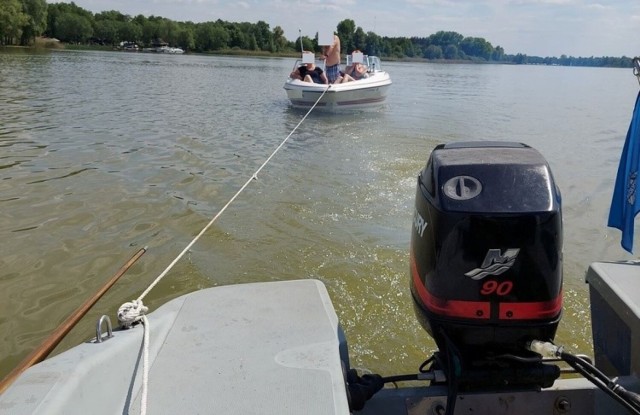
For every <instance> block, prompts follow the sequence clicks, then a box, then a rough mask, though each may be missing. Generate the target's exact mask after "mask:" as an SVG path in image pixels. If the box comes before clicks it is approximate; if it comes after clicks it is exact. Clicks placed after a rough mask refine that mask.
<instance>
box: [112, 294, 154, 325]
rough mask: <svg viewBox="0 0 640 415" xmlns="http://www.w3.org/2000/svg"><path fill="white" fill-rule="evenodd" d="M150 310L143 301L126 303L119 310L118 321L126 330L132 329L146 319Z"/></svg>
mask: <svg viewBox="0 0 640 415" xmlns="http://www.w3.org/2000/svg"><path fill="white" fill-rule="evenodd" d="M147 311H149V308H148V307H146V306H145V305H144V304H142V300H133V301H130V302H128V303H124V304H122V305H121V306H120V308H119V309H118V321H119V322H120V324H121V325H122V326H123V327H124V328H127V329H128V328H130V327H131V326H132V325H133V324H135V323H137V322H138V321H140V320H142V319H143V318H144V314H145V313H146V312H147Z"/></svg>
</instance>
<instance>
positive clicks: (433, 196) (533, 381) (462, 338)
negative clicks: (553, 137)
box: [411, 142, 562, 390]
mask: <svg viewBox="0 0 640 415" xmlns="http://www.w3.org/2000/svg"><path fill="white" fill-rule="evenodd" d="M415 203H416V206H415V216H414V226H413V231H412V237H411V277H412V278H411V293H412V296H413V299H414V305H415V311H416V315H417V317H418V319H419V321H420V323H421V324H422V326H423V327H424V328H425V329H426V330H427V331H428V332H429V334H430V335H431V336H432V337H433V338H434V340H435V341H436V344H437V346H438V349H439V352H438V353H437V354H439V355H440V357H439V359H438V362H439V365H440V368H441V369H442V370H444V372H445V374H446V377H447V382H449V383H450V385H449V386H450V387H451V382H455V386H456V389H457V390H482V389H485V388H491V389H495V388H500V387H510V388H513V387H525V388H528V387H533V388H540V387H549V386H552V385H553V382H554V380H555V379H556V378H558V376H559V374H560V371H559V368H558V367H557V366H555V365H549V364H547V363H543V362H541V361H540V359H539V356H537V357H536V356H535V355H534V354H533V353H531V352H529V351H528V350H527V348H526V344H527V342H529V341H531V340H534V339H537V340H543V341H551V340H553V338H554V336H555V333H556V329H557V326H558V323H559V321H560V316H561V311H562V215H561V210H560V192H559V190H558V188H557V187H556V184H555V182H554V179H553V176H552V174H551V171H550V168H549V165H548V164H547V162H546V160H545V159H544V158H543V157H542V155H541V154H540V153H539V152H538V151H536V150H534V149H533V148H531V147H529V146H527V145H525V144H520V143H511V142H461V143H451V144H441V145H438V146H436V147H435V149H434V150H433V152H432V153H431V156H430V157H429V160H428V162H427V165H426V167H425V168H424V170H423V171H422V172H421V173H420V175H419V177H418V186H417V192H416V202H415Z"/></svg>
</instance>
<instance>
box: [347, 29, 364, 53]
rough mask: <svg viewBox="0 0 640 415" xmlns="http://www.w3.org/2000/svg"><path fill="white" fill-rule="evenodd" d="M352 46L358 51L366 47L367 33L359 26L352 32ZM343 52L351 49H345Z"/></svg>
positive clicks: (349, 51) (348, 51)
mask: <svg viewBox="0 0 640 415" xmlns="http://www.w3.org/2000/svg"><path fill="white" fill-rule="evenodd" d="M353 48H354V49H358V50H360V51H364V50H365V49H366V48H367V34H366V33H365V32H364V30H363V29H362V28H361V27H358V28H357V29H356V31H355V33H354V34H353ZM344 52H345V53H351V52H353V49H352V50H349V49H345V50H344Z"/></svg>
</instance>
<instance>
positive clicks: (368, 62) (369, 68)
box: [284, 55, 391, 112]
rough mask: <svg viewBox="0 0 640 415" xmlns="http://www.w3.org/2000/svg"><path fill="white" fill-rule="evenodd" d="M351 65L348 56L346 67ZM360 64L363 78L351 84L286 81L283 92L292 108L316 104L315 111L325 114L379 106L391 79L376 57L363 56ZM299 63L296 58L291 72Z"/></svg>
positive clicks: (318, 64) (351, 57)
mask: <svg viewBox="0 0 640 415" xmlns="http://www.w3.org/2000/svg"><path fill="white" fill-rule="evenodd" d="M354 63H356V62H354V60H353V56H352V55H348V56H347V65H346V66H347V67H348V66H350V65H352V64H354ZM361 63H362V64H363V65H365V67H366V77H363V78H362V79H358V80H354V81H351V82H342V83H335V84H329V85H326V84H317V83H313V82H305V81H302V80H299V79H293V78H288V79H287V81H286V82H285V84H284V89H285V91H287V97H288V98H289V100H290V101H291V106H292V107H294V108H301V109H310V108H311V107H314V105H315V108H317V109H320V110H324V111H328V112H339V111H342V110H361V109H367V108H372V107H379V106H380V105H382V104H383V103H384V101H385V99H386V97H387V93H388V90H389V86H390V85H391V76H390V75H389V73H388V72H386V71H384V70H383V69H382V64H381V62H380V58H378V57H377V56H367V55H363V56H362V62H361ZM301 64H302V60H300V59H298V60H297V61H296V63H295V65H294V66H293V70H296V69H297V68H298V67H299V66H300V65H301ZM317 66H319V67H320V68H323V69H324V62H318V63H317Z"/></svg>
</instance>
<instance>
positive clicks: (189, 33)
mask: <svg viewBox="0 0 640 415" xmlns="http://www.w3.org/2000/svg"><path fill="white" fill-rule="evenodd" d="M178 46H180V47H181V48H182V49H184V50H192V49H195V47H196V41H195V36H194V29H193V27H191V26H183V27H182V28H181V30H180V31H179V32H178Z"/></svg>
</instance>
